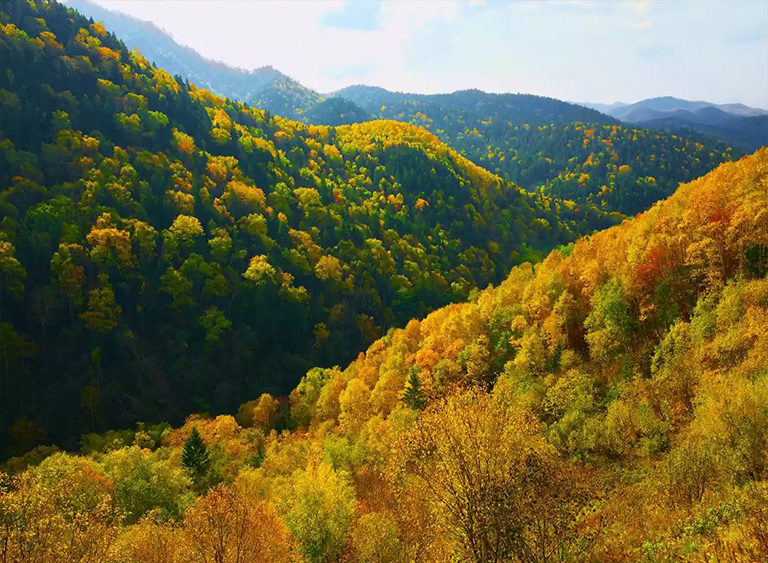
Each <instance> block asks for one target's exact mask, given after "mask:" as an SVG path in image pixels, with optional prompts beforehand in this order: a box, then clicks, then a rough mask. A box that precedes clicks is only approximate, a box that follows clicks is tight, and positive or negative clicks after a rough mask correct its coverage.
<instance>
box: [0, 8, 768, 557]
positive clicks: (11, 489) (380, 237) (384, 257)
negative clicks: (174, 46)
mask: <svg viewBox="0 0 768 563" xmlns="http://www.w3.org/2000/svg"><path fill="white" fill-rule="evenodd" d="M0 61H2V63H1V64H2V67H3V70H4V72H2V73H0V563H52V562H54V561H55V562H60V563H245V562H249V563H251V562H253V563H445V562H456V563H459V562H462V563H555V562H556V563H577V562H578V563H598V562H600V563H602V562H616V563H624V562H626V563H630V562H642V563H668V562H672V561H686V562H690V563H720V562H735V563H753V562H756V561H762V560H764V559H765V554H766V553H768V367H767V366H768V148H762V149H760V150H758V151H757V152H755V153H753V154H751V155H746V156H744V155H741V154H740V153H739V152H737V151H736V150H735V149H731V148H729V147H727V146H725V145H724V144H723V143H721V142H718V141H714V140H713V139H711V138H706V137H696V136H693V134H691V136H689V135H688V134H685V135H683V134H680V135H677V134H676V135H671V134H665V133H657V132H655V131H652V130H648V129H633V128H630V127H627V126H623V125H620V124H618V123H617V122H615V121H614V120H612V119H611V118H608V117H606V116H603V117H602V118H594V115H593V114H595V112H592V111H591V110H588V109H586V108H579V107H577V106H572V107H571V104H565V103H563V102H559V101H558V100H551V99H547V98H540V97H536V96H519V95H509V96H498V97H494V96H495V95H488V94H484V93H481V92H475V91H469V92H463V93H462V92H460V93H457V94H452V95H447V96H443V97H441V96H437V97H430V96H424V97H423V99H422V98H419V99H418V100H417V102H413V100H411V99H410V98H408V96H409V95H400V94H397V95H395V94H392V93H386V91H378V90H373V91H371V92H367V91H365V92H364V93H365V94H366V95H367V96H372V98H371V99H374V100H376V98H375V96H384V97H385V98H386V102H383V103H382V104H381V106H382V107H381V108H380V109H379V110H378V111H371V112H370V113H371V114H373V115H374V116H375V117H377V118H381V119H374V120H368V119H367V118H366V120H361V119H360V118H361V117H362V114H361V113H360V110H359V108H361V107H362V108H364V110H363V111H364V112H368V111H369V110H368V109H366V103H369V102H370V100H369V102H365V100H358V101H354V100H353V101H349V98H347V97H345V96H340V97H338V98H328V99H327V100H324V101H321V102H320V103H319V104H317V105H315V106H314V109H312V108H310V109H308V110H307V112H310V111H315V112H316V115H317V116H318V119H323V118H322V117H320V116H326V117H327V116H330V115H334V116H335V115H339V116H342V117H343V116H346V118H345V120H344V121H345V122H344V123H341V122H340V124H338V125H335V126H325V125H317V124H310V123H304V122H302V121H299V120H292V119H287V118H285V117H281V116H279V115H275V114H273V113H271V112H269V111H266V110H264V109H261V108H258V107H254V106H253V105H251V104H247V103H244V102H241V101H236V100H232V99H228V98H225V97H221V96H218V95H214V94H212V93H211V92H210V91H208V90H206V89H204V88H202V87H199V86H196V85H194V84H192V83H190V82H188V81H187V80H185V79H183V78H182V77H181V76H171V75H170V74H169V73H168V72H166V71H165V70H163V69H161V68H158V67H157V66H155V65H154V64H152V63H150V62H149V61H148V60H147V59H146V58H144V57H143V56H142V55H141V54H140V53H138V52H136V51H129V50H127V49H126V48H125V45H124V44H123V43H122V42H121V41H119V40H118V39H117V38H116V37H115V36H114V35H113V34H111V33H110V32H109V31H108V30H107V29H105V27H104V26H103V25H102V24H100V23H98V22H94V21H92V20H89V19H86V18H84V17H83V16H81V15H80V14H78V13H77V12H76V11H74V10H71V9H68V8H67V7H65V6H63V5H61V4H59V3H57V2H55V1H53V0H6V1H5V2H4V3H3V4H2V5H1V6H0ZM348 90H354V88H353V89H348ZM359 90H360V89H359V88H358V91H359ZM363 90H365V89H363ZM487 96H491V97H493V99H494V100H495V102H497V103H493V104H489V105H487V106H485V105H482V104H479V105H478V103H477V101H478V100H484V99H486V98H485V97H487ZM345 100H347V101H345ZM473 100H474V101H473ZM370 103H373V102H370ZM452 104H456V107H454V106H452ZM389 105H391V106H393V108H392V109H387V107H384V106H389ZM468 105H469V106H472V105H474V106H476V107H486V108H488V107H490V110H489V111H491V112H492V115H491V114H483V115H481V114H478V113H469V112H466V111H465V109H462V108H466V107H468ZM407 108H411V109H407ZM417 109H418V111H416V113H408V112H410V111H412V110H417ZM389 112H397V113H396V114H395V115H392V114H391V113H389ZM558 112H565V113H562V114H560V113H558ZM401 114H402V115H401ZM577 114H578V115H577ZM597 115H599V114H597ZM558 116H559V117H558ZM593 118H594V119H598V121H591V119H593ZM311 119H314V118H311ZM433 120H434V121H433ZM474 120H477V122H475V121H474ZM482 121H486V122H487V123H482ZM435 123H438V125H436V124H435ZM504 123H506V124H504ZM449 124H451V125H450V128H449ZM456 124H461V125H460V126H459V125H456ZM467 128H471V129H467ZM473 131H474V132H473ZM511 131H514V132H515V133H514V134H511V133H510V132H511ZM446 141H448V142H447V143H446ZM545 146H546V147H548V148H546V151H548V152H546V153H544V152H542V151H544V150H545V149H544V147H545ZM553 147H559V148H557V150H554V148H553ZM537 149H538V151H539V152H541V154H539V155H538V157H535V156H534V155H535V154H536V153H535V152H534V151H536V150H537ZM481 153H485V156H481ZM544 154H547V155H550V156H544ZM507 157H509V159H508V158H507ZM513 157H515V159H516V161H517V164H515V165H512V164H509V163H508V160H513ZM494 163H495V164H494ZM505 163H506V164H505ZM540 163H541V164H540ZM514 175H517V176H516V177H513V176H514ZM577 176H578V177H577ZM696 176H700V177H698V178H696ZM606 182H607V183H606Z"/></svg>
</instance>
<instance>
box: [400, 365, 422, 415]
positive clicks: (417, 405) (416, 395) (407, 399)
mask: <svg viewBox="0 0 768 563" xmlns="http://www.w3.org/2000/svg"><path fill="white" fill-rule="evenodd" d="M403 404H404V405H405V406H407V407H410V408H412V409H413V410H415V411H420V410H423V409H424V407H425V406H427V400H426V399H425V398H424V394H423V393H422V392H421V380H420V379H419V370H418V368H417V367H416V366H414V367H413V368H411V373H410V375H409V376H408V385H407V386H406V388H405V393H403Z"/></svg>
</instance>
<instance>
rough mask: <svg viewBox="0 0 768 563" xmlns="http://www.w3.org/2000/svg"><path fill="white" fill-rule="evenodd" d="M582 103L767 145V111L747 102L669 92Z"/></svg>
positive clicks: (650, 123)
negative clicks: (627, 101)
mask: <svg viewBox="0 0 768 563" xmlns="http://www.w3.org/2000/svg"><path fill="white" fill-rule="evenodd" d="M582 105H584V106H586V107H590V108H593V109H596V110H598V111H601V112H602V113H605V114H606V115H610V116H612V117H616V118H617V119H620V120H622V121H624V122H626V123H632V124H636V125H640V126H643V127H650V128H653V129H661V130H664V131H672V132H678V133H682V134H684V135H690V134H691V133H692V132H697V133H703V134H706V135H711V136H713V137H716V138H718V139H722V140H723V141H725V142H727V143H728V144H730V145H733V146H738V147H741V148H742V149H745V150H748V151H754V150H756V149H758V148H760V147H764V146H768V111H766V110H763V109H758V108H751V107H749V106H745V105H744V104H713V103H710V102H691V101H688V100H681V99H679V98H673V97H669V96H667V97H663V98H650V99H648V100H641V101H639V102H635V103H634V104H621V103H616V104H612V105H605V104H582Z"/></svg>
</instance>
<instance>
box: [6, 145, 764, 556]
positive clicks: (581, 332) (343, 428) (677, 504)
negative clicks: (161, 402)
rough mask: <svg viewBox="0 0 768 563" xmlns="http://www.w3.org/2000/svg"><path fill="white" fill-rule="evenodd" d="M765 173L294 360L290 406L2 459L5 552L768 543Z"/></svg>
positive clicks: (706, 188)
mask: <svg viewBox="0 0 768 563" xmlns="http://www.w3.org/2000/svg"><path fill="white" fill-rule="evenodd" d="M766 185H768V149H762V150H760V151H758V152H756V153H755V154H754V155H751V156H748V157H745V158H743V159H741V160H739V161H738V162H733V163H727V164H723V165H721V166H720V167H719V168H717V169H716V170H714V171H712V172H710V173H709V174H708V175H706V176H704V177H703V178H700V179H697V180H695V181H693V182H691V183H689V184H685V185H681V186H680V187H679V189H678V190H677V191H676V193H675V194H674V195H673V196H672V197H670V198H669V199H667V200H665V201H662V202H659V203H657V204H656V205H654V206H653V207H652V208H651V209H650V210H648V211H647V212H645V213H643V214H641V215H639V216H638V217H636V218H634V219H633V220H631V221H625V222H624V223H623V224H621V225H620V226H616V227H613V228H610V229H607V230H605V231H603V232H600V233H597V234H595V235H593V236H590V237H586V238H582V239H580V240H578V241H577V242H576V243H575V244H574V245H573V246H569V247H568V248H565V249H562V250H558V251H554V252H552V253H551V254H550V255H549V256H548V257H547V259H546V260H544V261H543V262H542V263H540V264H538V265H536V267H533V266H532V265H530V264H524V265H521V266H518V267H516V268H514V269H513V270H512V271H511V273H510V274H509V276H508V277H507V279H506V280H505V281H504V282H502V283H501V284H500V285H498V287H490V288H487V289H486V290H484V291H480V292H476V293H474V294H473V296H472V298H471V299H470V300H469V301H468V302H466V303H460V304H458V303H457V304H452V305H450V306H448V307H445V308H442V309H439V310H436V311H434V312H432V313H431V314H429V315H428V316H427V317H426V318H424V319H422V320H418V319H414V320H411V321H410V322H409V323H408V324H407V325H406V326H405V327H404V328H402V329H396V330H391V331H389V332H388V333H387V334H386V335H385V336H384V337H382V338H381V339H380V340H378V341H376V342H375V343H374V344H373V345H371V346H370V347H369V348H368V349H367V350H366V351H365V353H361V354H360V355H359V356H358V358H357V359H356V360H355V361H353V362H351V363H350V364H349V365H348V366H347V367H346V368H345V369H343V370H342V369H340V368H338V367H334V368H331V369H322V368H316V369H312V370H310V371H309V372H308V373H307V375H306V376H305V377H304V378H303V379H302V381H301V382H300V383H299V385H298V386H297V387H296V389H295V390H294V391H293V392H292V393H291V396H290V404H289V405H286V404H285V403H282V404H281V402H280V401H279V400H277V399H275V398H273V397H271V396H269V395H266V394H265V395H261V396H260V397H258V398H257V399H254V400H252V401H248V402H247V403H244V404H243V405H242V407H241V408H240V410H239V412H238V414H237V416H236V417H232V416H218V417H215V418H214V417H210V416H204V415H203V416H200V415H197V416H191V417H189V418H188V420H187V421H186V423H185V424H184V425H183V426H182V427H180V428H176V429H172V428H169V427H168V426H167V425H162V426H144V425H141V426H138V427H137V428H136V429H135V430H122V431H113V432H108V433H105V434H101V435H96V434H91V435H88V436H85V437H83V440H82V441H81V451H80V453H79V454H77V455H76V454H66V453H57V452H55V449H53V448H38V449H37V450H35V451H33V452H30V453H29V454H27V455H26V456H25V457H23V458H17V459H14V460H11V461H10V462H9V464H8V465H7V469H8V470H11V471H13V472H14V473H16V475H15V477H13V478H11V477H5V478H4V479H3V481H2V482H3V483H4V486H3V487H2V488H0V507H2V508H3V510H4V512H3V513H2V514H6V515H10V517H8V516H7V517H6V520H5V521H6V524H5V525H4V526H3V527H0V541H1V542H2V545H4V546H6V547H5V554H6V556H9V557H10V558H11V560H12V561H15V560H20V556H21V555H22V554H27V553H29V552H30V551H32V552H33V553H35V554H41V557H40V560H42V561H47V560H52V559H53V558H54V554H55V557H57V558H61V557H62V555H61V554H62V553H65V554H66V553H69V552H70V551H71V552H75V553H77V557H78V559H77V560H89V561H106V562H108V563H122V562H124V561H144V560H152V561H167V562H171V561H206V560H211V559H214V560H215V556H216V554H221V553H236V554H237V555H238V556H239V557H240V558H241V559H243V560H247V561H251V560H253V561H259V560H265V561H270V562H273V563H289V562H290V561H297V560H298V561H303V562H317V563H322V562H325V561H349V562H350V563H363V562H367V561H390V562H404V561H425V562H427V561H435V562H437V561H468V562H471V563H489V562H494V563H502V562H509V561H529V562H536V563H539V562H541V563H543V562H546V561H553V560H557V561H585V562H587V561H600V562H607V563H629V562H637V561H676V560H677V561H692V562H694V561H702V562H703V561H761V560H763V559H764V554H765V552H766V548H767V547H768V545H767V544H766V538H765V529H766V528H765V525H766V522H767V521H766V514H765V507H766V503H767V502H768V459H767V458H766V451H767V449H768V374H766V368H765V366H766V358H768V330H767V327H768V229H766V222H767V221H768V190H766V189H765V188H766ZM37 522H46V526H45V527H44V528H42V529H43V530H44V533H41V532H38V533H33V532H34V531H37V530H40V528H39V527H37V526H35V523H37ZM17 554H19V556H17ZM69 560H75V559H74V558H70V559H69Z"/></svg>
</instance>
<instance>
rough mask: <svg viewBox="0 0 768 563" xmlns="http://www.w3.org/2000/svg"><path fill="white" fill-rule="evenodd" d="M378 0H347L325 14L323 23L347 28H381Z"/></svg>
mask: <svg viewBox="0 0 768 563" xmlns="http://www.w3.org/2000/svg"><path fill="white" fill-rule="evenodd" d="M380 9H381V2H380V1H378V0H347V1H346V2H344V4H343V6H342V7H341V8H340V9H339V10H334V11H332V12H327V13H325V14H324V15H323V19H322V21H323V23H324V24H325V25H327V26H328V27H335V28H338V29H347V30H366V31H372V30H377V29H381V25H380V22H379V11H380Z"/></svg>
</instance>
